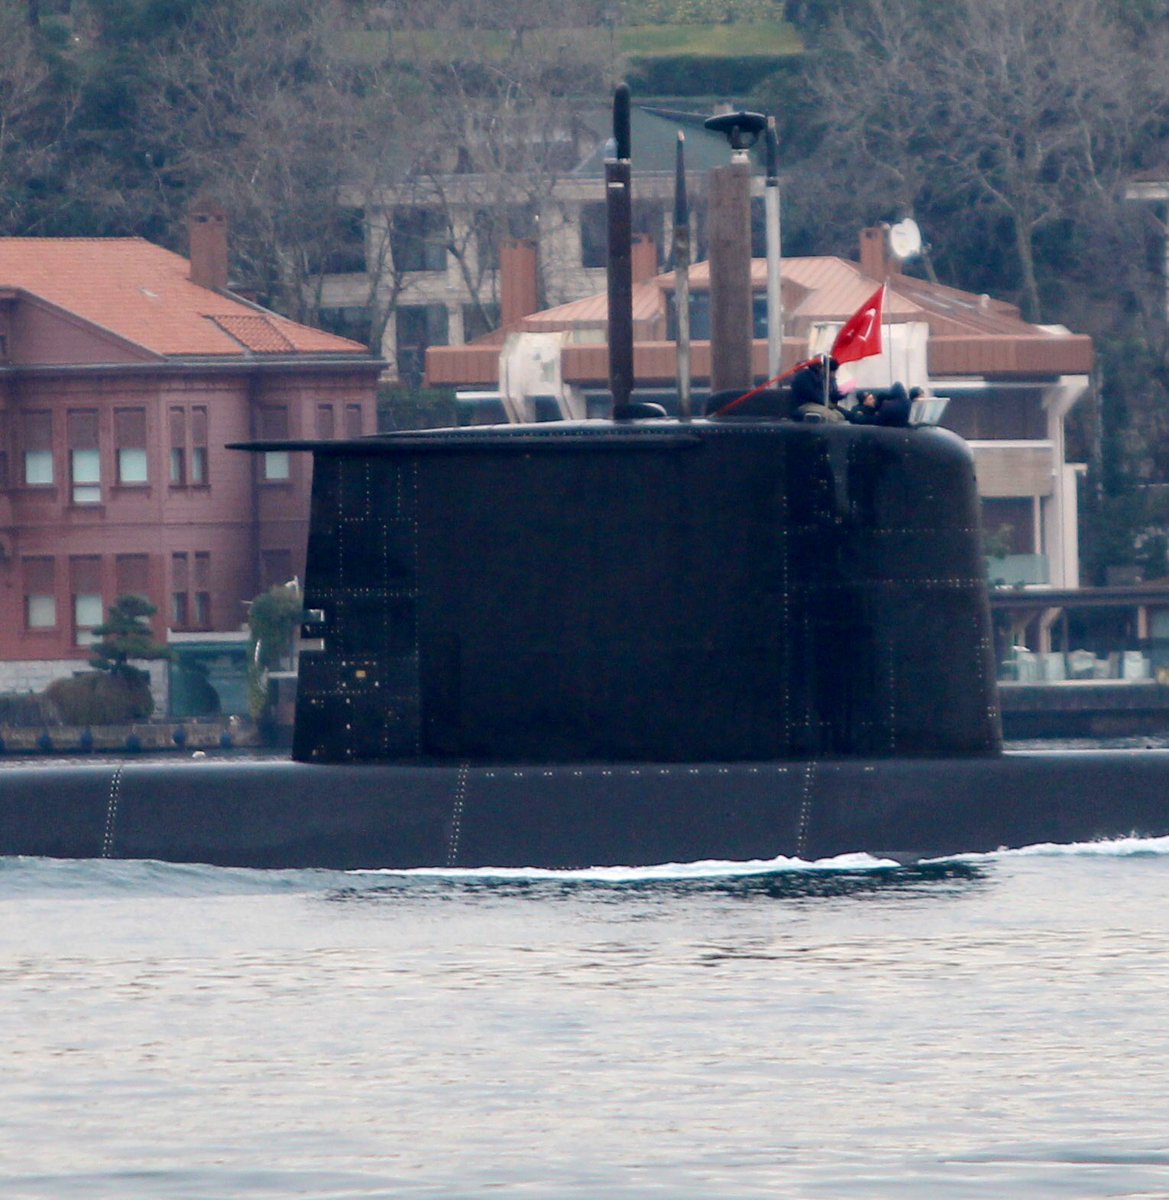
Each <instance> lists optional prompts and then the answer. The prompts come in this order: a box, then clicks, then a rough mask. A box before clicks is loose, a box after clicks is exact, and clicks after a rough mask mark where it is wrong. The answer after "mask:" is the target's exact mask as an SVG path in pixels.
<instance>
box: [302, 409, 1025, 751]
mask: <svg viewBox="0 0 1169 1200" xmlns="http://www.w3.org/2000/svg"><path fill="white" fill-rule="evenodd" d="M302 448H304V449H310V448H311V449H312V450H313V452H314V458H315V463H314V476H313V494H312V515H311V528H310V535H309V545H308V562H307V570H306V581H305V606H306V610H307V615H308V618H309V620H308V622H307V623H306V625H305V627H304V635H305V637H306V638H311V639H314V642H315V648H313V649H305V650H303V651H302V653H301V657H300V681H299V690H298V697H297V711H296V728H295V735H294V745H293V757H294V758H296V759H298V760H301V761H305V762H341V761H393V762H440V763H466V764H480V765H481V764H485V763H500V764H505V763H575V762H579V763H605V762H613V763H621V762H643V763H644V762H674V763H686V762H705V763H711V762H716V763H717V762H750V761H766V760H782V759H808V758H823V757H847V756H859V757H864V758H879V757H887V756H898V757H905V756H943V755H944V756H953V755H979V754H992V753H996V752H998V751H999V750H1000V749H1001V734H1000V726H999V719H998V711H997V688H996V683H995V677H994V669H993V653H992V639H991V631H990V615H989V606H988V599H987V588H986V580H985V572H984V569H983V558H982V549H981V538H980V530H979V518H978V504H977V491H976V487H975V481H974V469H973V462H972V459H971V455H970V452H969V450H968V448H967V447H966V445H965V443H964V442H962V440H961V439H960V438H958V437H956V436H955V435H953V434H950V433H947V432H945V431H942V430H938V429H931V428H908V429H883V428H871V427H863V426H853V425H847V424H843V423H838V424H837V423H831V424H830V423H822V424H802V423H799V422H793V421H770V420H742V419H740V420H733V419H722V420H719V419H711V420H706V421H695V422H692V423H677V422H669V421H653V420H648V421H636V422H626V421H612V422H610V421H590V422H583V423H578V424H547V425H538V426H500V427H492V428H467V429H452V430H444V431H422V432H417V433H399V434H391V435H386V436H383V437H377V438H369V439H361V440H358V441H349V442H318V443H312V444H302Z"/></svg>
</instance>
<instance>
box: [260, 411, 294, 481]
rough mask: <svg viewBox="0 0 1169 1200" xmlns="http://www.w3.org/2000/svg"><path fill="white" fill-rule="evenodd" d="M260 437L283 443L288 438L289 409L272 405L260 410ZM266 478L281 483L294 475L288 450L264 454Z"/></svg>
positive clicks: (264, 439) (268, 451)
mask: <svg viewBox="0 0 1169 1200" xmlns="http://www.w3.org/2000/svg"><path fill="white" fill-rule="evenodd" d="M260 437H261V439H262V440H263V441H282V440H284V439H285V438H287V437H288V409H287V408H286V407H284V406H283V405H272V406H268V407H265V408H261V409H260ZM263 461H264V478H265V479H266V480H268V481H269V482H273V483H279V482H282V481H284V480H286V479H288V478H289V476H290V475H291V473H292V469H291V464H290V461H289V454H288V451H287V450H266V451H265V452H264V460H263Z"/></svg>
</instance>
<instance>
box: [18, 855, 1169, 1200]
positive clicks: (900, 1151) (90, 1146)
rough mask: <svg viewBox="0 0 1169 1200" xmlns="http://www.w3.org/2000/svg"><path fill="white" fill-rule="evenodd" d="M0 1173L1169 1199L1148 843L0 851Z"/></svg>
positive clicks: (129, 1189) (41, 1194) (196, 1192)
mask: <svg viewBox="0 0 1169 1200" xmlns="http://www.w3.org/2000/svg"><path fill="white" fill-rule="evenodd" d="M0 1044H2V1046H3V1060H2V1062H3V1067H2V1069H0V1196H2V1197H4V1198H5V1200H9V1198H18V1197H19V1198H24V1197H29V1198H37V1200H41V1198H52V1200H65V1198H78V1200H80V1198H85V1200H106V1198H110V1200H114V1198H116V1200H139V1198H141V1200H168V1198H171V1197H182V1198H184V1200H187V1198H191V1200H193V1198H204V1197H206V1198H217V1200H218V1198H226V1197H233V1198H234V1197H240V1198H247V1200H253V1198H255V1200H260V1198H265V1200H268V1198H274V1197H279V1198H284V1197H314V1198H320V1200H324V1198H329V1200H356V1198H358V1197H443V1198H458V1197H496V1196H503V1197H533V1198H548V1200H553V1198H560V1197H565V1198H567V1197H571V1198H577V1197H580V1198H583V1197H590V1198H592V1197H606V1198H608V1197H615V1198H620V1197H638V1198H641V1197H654V1198H670V1200H673V1198H689V1197H694V1198H698V1197H701V1198H703V1200H708V1198H713V1197H727V1198H733V1197H809V1198H812V1197H816V1198H821V1197H822V1198H825V1200H848V1198H850V1197H921V1198H923V1200H926V1198H928V1200H939V1198H942V1200H944V1198H951V1197H952V1198H959V1197H996V1198H998V1197H1027V1198H1038V1197H1084V1198H1091V1200H1099V1198H1103V1197H1109V1198H1112V1197H1142V1198H1148V1197H1169V839H1160V840H1152V841H1136V840H1132V841H1122V842H1114V843H1103V844H1093V845H1082V846H1045V847H1035V848H1031V849H1028V850H1024V851H1013V852H1003V853H999V854H993V855H989V856H987V855H983V856H976V857H966V858H957V859H949V860H945V861H942V862H937V863H927V864H924V865H919V866H915V867H912V868H908V867H901V866H896V865H894V864H888V863H881V862H878V861H875V860H873V859H869V858H864V857H855V858H847V859H840V860H833V861H828V862H819V863H800V862H792V861H787V860H780V861H776V862H772V863H746V864H745V863H737V864H735V863H705V864H689V865H685V866H666V867H660V868H655V869H648V870H647V869H638V870H631V869H630V870H625V869H605V870H596V871H591V872H575V873H549V872H541V871H508V872H497V873H492V872H489V871H471V872H467V871H461V872H460V871H445V872H444V871H413V872H399V873H379V872H368V873H345V872H331V871H248V870H228V869H223V868H212V867H201V866H176V865H169V864H161V863H152V862H119V861H108V860H106V861H83V862H59V861H52V860H45V859H8V860H2V859H0Z"/></svg>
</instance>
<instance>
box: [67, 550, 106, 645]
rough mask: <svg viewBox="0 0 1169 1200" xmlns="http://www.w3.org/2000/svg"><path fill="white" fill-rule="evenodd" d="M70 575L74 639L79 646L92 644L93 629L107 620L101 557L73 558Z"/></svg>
mask: <svg viewBox="0 0 1169 1200" xmlns="http://www.w3.org/2000/svg"><path fill="white" fill-rule="evenodd" d="M69 575H70V579H71V581H72V588H71V590H72V593H73V641H74V642H75V643H76V644H77V645H78V646H88V645H91V644H92V643H93V642H94V640H95V638H94V634H93V631H94V630H95V629H96V628H97V627H98V626H99V625H100V624H101V623H102V622H103V621H104V620H105V607H104V605H103V603H102V595H101V559H100V558H96V557H94V558H90V557H84V558H72V559H70V560H69Z"/></svg>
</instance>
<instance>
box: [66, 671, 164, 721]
mask: <svg viewBox="0 0 1169 1200" xmlns="http://www.w3.org/2000/svg"><path fill="white" fill-rule="evenodd" d="M45 696H46V697H47V698H48V699H49V700H50V701H51V702H52V704H53V705H54V707H55V708H56V709H57V711H58V712H59V713H60V714H61V720H62V721H64V722H65V724H66V725H122V724H126V723H127V722H129V721H141V720H144V719H145V718H147V717H149V716H150V714H151V713H152V712H153V711H154V697H153V696H152V695H151V694H150V679H149V677H148V676H145V675H143V674H139V675H138V677H137V678H133V677H129V676H126V675H121V674H118V675H111V674H108V673H106V672H102V671H90V672H86V673H85V674H82V675H74V676H73V677H72V678H71V679H54V680H53V682H52V683H50V684H49V686H48V687H47V688H45Z"/></svg>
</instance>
